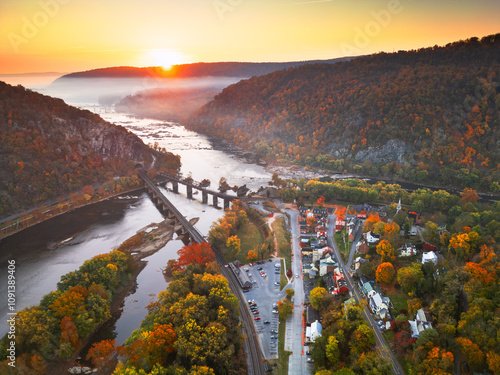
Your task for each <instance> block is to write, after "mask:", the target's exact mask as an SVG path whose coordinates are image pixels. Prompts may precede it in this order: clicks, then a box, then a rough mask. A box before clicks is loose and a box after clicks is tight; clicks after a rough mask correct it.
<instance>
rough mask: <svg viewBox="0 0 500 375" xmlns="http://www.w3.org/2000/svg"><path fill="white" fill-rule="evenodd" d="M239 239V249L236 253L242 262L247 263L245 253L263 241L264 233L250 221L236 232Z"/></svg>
mask: <svg viewBox="0 0 500 375" xmlns="http://www.w3.org/2000/svg"><path fill="white" fill-rule="evenodd" d="M237 236H238V237H239V239H240V241H241V251H240V253H239V254H238V255H237V257H236V259H238V260H239V261H240V262H241V263H242V264H245V263H247V254H248V252H249V251H250V250H254V249H255V248H256V247H257V246H260V245H261V244H262V243H264V235H263V234H262V232H261V231H260V230H259V228H257V226H256V225H255V224H253V223H252V222H251V221H250V222H248V224H246V225H244V226H243V227H242V228H240V230H239V231H238V233H237Z"/></svg>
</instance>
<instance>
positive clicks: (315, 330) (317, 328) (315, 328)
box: [311, 320, 323, 341]
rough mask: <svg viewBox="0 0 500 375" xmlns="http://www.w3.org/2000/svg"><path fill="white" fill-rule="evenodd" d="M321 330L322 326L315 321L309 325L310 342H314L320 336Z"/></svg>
mask: <svg viewBox="0 0 500 375" xmlns="http://www.w3.org/2000/svg"><path fill="white" fill-rule="evenodd" d="M322 330H323V326H322V325H321V323H320V322H318V321H317V320H316V321H315V322H313V323H311V341H314V340H316V339H317V338H318V337H320V336H321V331H322Z"/></svg>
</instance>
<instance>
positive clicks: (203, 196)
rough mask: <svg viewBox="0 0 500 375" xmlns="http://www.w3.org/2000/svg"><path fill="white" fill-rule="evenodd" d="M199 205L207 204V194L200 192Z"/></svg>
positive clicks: (203, 191)
mask: <svg viewBox="0 0 500 375" xmlns="http://www.w3.org/2000/svg"><path fill="white" fill-rule="evenodd" d="M201 203H203V204H208V193H207V192H206V191H205V190H202V191H201Z"/></svg>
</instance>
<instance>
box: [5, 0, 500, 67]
mask: <svg viewBox="0 0 500 375" xmlns="http://www.w3.org/2000/svg"><path fill="white" fill-rule="evenodd" d="M498 32H500V1H497V0H476V1H464V0H439V1H435V0H384V1H379V0H147V1H144V0H1V1H0V74H18V73H35V72H61V73H68V72H75V71H83V70H90V69H95V68H103V67H110V66H164V67H165V68H168V67H169V66H171V65H172V64H180V63H191V62H200V61H204V62H215V61H254V62H267V61H302V60H316V59H330V58H336V57H342V56H355V55H365V54H371V53H377V52H380V51H384V52H393V51H398V50H409V49H418V48H421V47H429V46H434V45H445V44H446V43H449V42H453V41H457V40H460V39H467V38H470V37H473V36H477V37H483V36H486V35H490V34H496V33H498Z"/></svg>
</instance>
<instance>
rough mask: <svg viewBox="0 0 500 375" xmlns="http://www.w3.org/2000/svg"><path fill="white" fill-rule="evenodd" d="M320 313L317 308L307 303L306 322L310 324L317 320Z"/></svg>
mask: <svg viewBox="0 0 500 375" xmlns="http://www.w3.org/2000/svg"><path fill="white" fill-rule="evenodd" d="M319 319H320V315H319V312H318V310H315V309H314V308H313V307H312V306H311V305H307V310H306V324H307V325H308V326H310V325H311V324H312V323H314V322H316V321H319Z"/></svg>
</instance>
